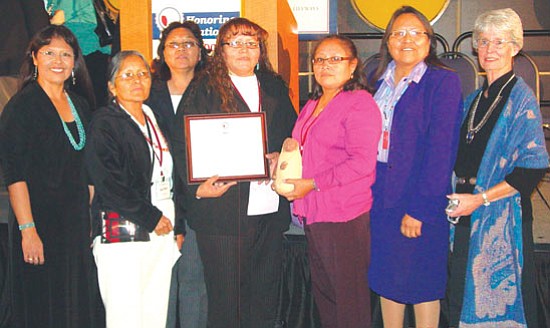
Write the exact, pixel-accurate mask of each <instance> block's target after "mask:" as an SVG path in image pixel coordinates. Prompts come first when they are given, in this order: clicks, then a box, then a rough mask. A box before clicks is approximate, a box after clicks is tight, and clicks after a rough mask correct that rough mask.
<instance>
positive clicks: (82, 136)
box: [59, 92, 86, 151]
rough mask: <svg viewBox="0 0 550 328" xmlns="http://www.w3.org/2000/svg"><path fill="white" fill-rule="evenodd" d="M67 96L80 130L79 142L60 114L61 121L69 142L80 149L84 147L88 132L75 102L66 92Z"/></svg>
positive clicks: (75, 148) (77, 127) (76, 148)
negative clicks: (85, 130)
mask: <svg viewBox="0 0 550 328" xmlns="http://www.w3.org/2000/svg"><path fill="white" fill-rule="evenodd" d="M65 96H66V97H67V100H68V101H69V107H71V113H72V114H73V117H74V121H75V123H76V129H77V131H78V139H79V140H78V143H76V140H74V137H73V135H72V133H71V131H69V127H68V126H67V123H65V121H63V118H62V117H61V116H59V119H60V120H61V123H62V124H63V130H64V131H65V134H66V135H67V138H68V139H69V142H70V143H71V146H73V148H74V150H76V151H79V150H82V148H84V145H85V144H86V133H85V132H84V126H83V125H82V121H80V117H79V116H78V112H77V111H76V108H75V107H74V104H73V102H72V100H71V98H70V97H69V95H68V94H67V92H65Z"/></svg>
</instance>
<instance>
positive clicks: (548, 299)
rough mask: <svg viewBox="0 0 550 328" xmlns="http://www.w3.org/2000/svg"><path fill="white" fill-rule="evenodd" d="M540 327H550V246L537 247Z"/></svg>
mask: <svg viewBox="0 0 550 328" xmlns="http://www.w3.org/2000/svg"><path fill="white" fill-rule="evenodd" d="M535 268H536V288H537V298H538V314H539V325H540V326H541V327H550V244H539V245H535Z"/></svg>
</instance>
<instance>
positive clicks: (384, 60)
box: [369, 6, 447, 86]
mask: <svg viewBox="0 0 550 328" xmlns="http://www.w3.org/2000/svg"><path fill="white" fill-rule="evenodd" d="M404 14H413V15H415V16H416V18H418V20H419V21H420V22H421V23H422V25H423V26H424V28H425V29H426V32H427V33H428V38H429V40H430V50H429V52H428V56H427V57H426V59H424V62H425V63H426V64H427V65H433V66H437V67H441V68H447V67H446V66H445V65H444V64H443V63H442V62H441V61H440V60H439V58H437V53H436V47H437V40H436V38H435V33H434V29H433V27H432V25H430V21H429V20H428V19H427V18H426V16H424V14H422V13H421V12H420V11H418V10H417V9H415V8H414V7H411V6H403V7H401V8H399V9H397V10H396V11H395V12H394V13H393V15H392V16H391V18H390V21H389V23H388V26H386V32H385V33H384V37H383V38H382V43H381V44H380V64H379V65H378V68H377V69H376V71H375V72H374V74H373V75H372V77H371V79H370V80H369V83H370V85H371V86H373V85H375V84H376V81H378V79H380V77H381V76H382V74H384V72H385V71H386V68H387V67H388V64H389V63H390V62H391V61H392V60H393V58H392V56H391V55H390V50H389V49H388V42H389V41H390V33H391V32H392V30H393V25H394V23H395V21H396V20H397V18H398V17H399V16H401V15H404Z"/></svg>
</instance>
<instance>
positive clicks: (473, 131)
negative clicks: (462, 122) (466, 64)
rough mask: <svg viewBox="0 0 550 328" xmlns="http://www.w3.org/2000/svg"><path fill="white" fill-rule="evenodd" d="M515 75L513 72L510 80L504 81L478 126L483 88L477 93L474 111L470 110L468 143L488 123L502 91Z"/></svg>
mask: <svg viewBox="0 0 550 328" xmlns="http://www.w3.org/2000/svg"><path fill="white" fill-rule="evenodd" d="M515 76H516V75H515V74H512V76H510V78H509V79H508V81H506V83H504V85H503V86H502V88H500V90H499V91H498V94H497V96H496V98H495V100H493V102H492V103H491V106H489V110H487V113H485V115H483V118H481V121H480V122H479V123H478V124H477V125H476V126H474V119H475V117H476V112H477V107H478V106H479V100H480V99H481V95H482V94H483V90H481V91H480V92H479V95H477V97H476V99H475V100H474V104H473V106H472V111H471V112H470V116H469V117H468V133H466V142H467V143H472V141H473V140H474V137H475V136H476V133H478V132H479V130H481V128H483V126H484V125H485V123H487V121H488V120H489V117H491V113H493V111H494V110H495V108H496V107H497V105H498V103H499V102H500V100H501V99H502V96H501V93H502V91H503V90H504V88H506V86H507V85H508V83H510V82H511V81H512V79H513V78H514V77H515Z"/></svg>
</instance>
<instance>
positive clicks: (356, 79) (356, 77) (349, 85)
mask: <svg viewBox="0 0 550 328" xmlns="http://www.w3.org/2000/svg"><path fill="white" fill-rule="evenodd" d="M332 40H335V41H338V42H339V43H340V45H341V46H342V47H343V48H344V49H345V51H346V56H350V57H352V58H351V59H350V60H353V59H357V67H355V70H354V71H353V73H352V74H353V75H352V78H350V79H349V80H348V81H347V82H346V83H345V84H344V87H343V90H344V91H351V90H368V91H369V92H370V91H371V90H370V88H369V87H368V86H367V80H366V78H365V75H364V74H363V64H362V63H361V60H360V59H359V58H358V57H357V47H356V46H355V44H354V43H353V41H351V39H349V38H348V37H345V36H342V35H329V36H326V37H324V38H323V39H321V40H320V41H319V42H317V44H316V45H315V48H313V52H312V54H313V55H312V58H315V54H316V53H317V49H318V48H319V46H320V45H321V44H323V42H326V41H332ZM321 95H323V89H322V88H321V86H320V85H319V84H318V83H317V81H316V80H315V81H314V82H313V92H312V94H311V99H319V98H320V97H321Z"/></svg>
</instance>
